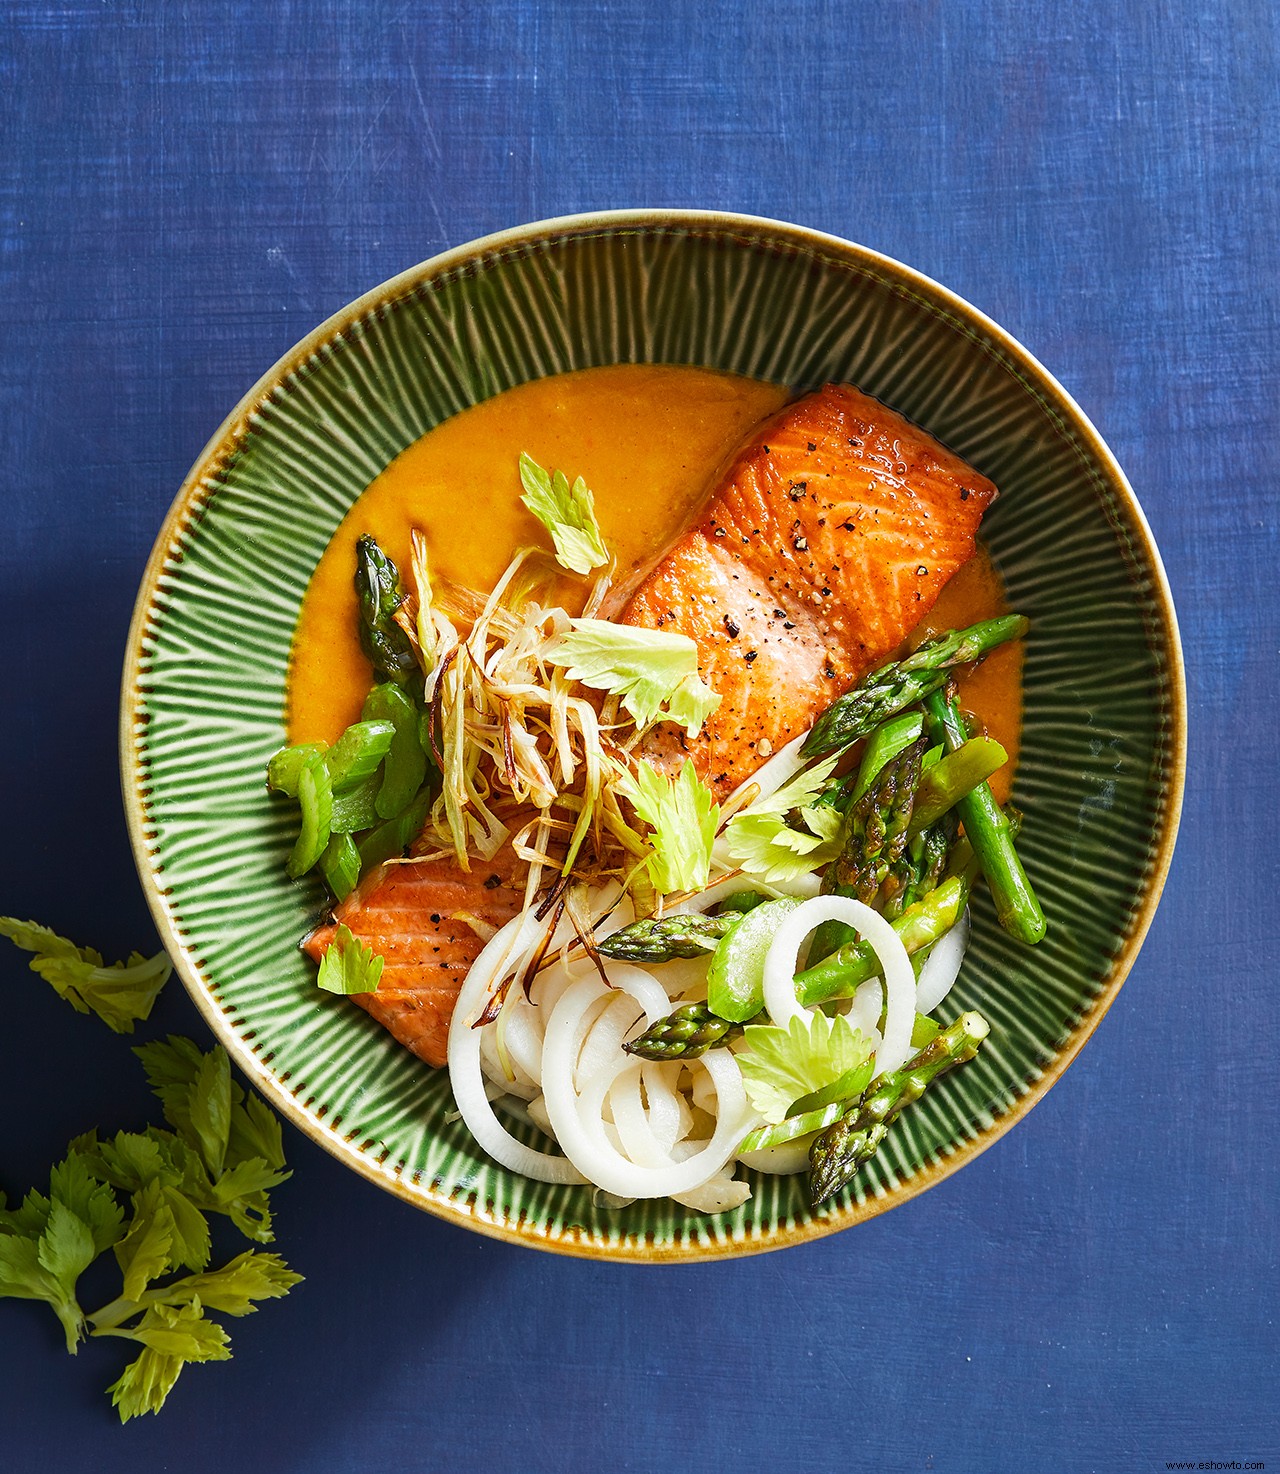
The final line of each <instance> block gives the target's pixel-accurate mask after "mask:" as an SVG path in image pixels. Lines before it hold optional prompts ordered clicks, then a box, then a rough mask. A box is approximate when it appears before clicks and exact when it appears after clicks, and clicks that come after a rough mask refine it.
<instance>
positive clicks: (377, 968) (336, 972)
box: [316, 926, 382, 994]
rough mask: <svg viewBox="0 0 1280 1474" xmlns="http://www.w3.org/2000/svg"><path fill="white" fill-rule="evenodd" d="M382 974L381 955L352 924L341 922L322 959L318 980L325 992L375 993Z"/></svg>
mask: <svg viewBox="0 0 1280 1474" xmlns="http://www.w3.org/2000/svg"><path fill="white" fill-rule="evenodd" d="M381 976H382V958H381V957H379V956H377V955H376V953H375V952H374V950H373V948H372V947H370V946H368V945H367V944H366V943H364V942H362V941H360V939H359V938H358V937H356V936H355V935H354V934H353V933H352V932H351V931H350V929H349V928H347V927H345V926H339V927H338V930H337V932H336V934H335V935H334V938H333V941H332V942H330V943H329V946H328V948H327V949H326V950H325V954H324V957H323V958H322V959H321V962H320V975H319V976H318V977H317V978H316V982H317V984H318V985H319V986H320V987H322V988H323V989H324V990H325V992H326V993H346V994H351V993H372V992H374V991H376V989H377V986H378V979H379V978H380V977H381Z"/></svg>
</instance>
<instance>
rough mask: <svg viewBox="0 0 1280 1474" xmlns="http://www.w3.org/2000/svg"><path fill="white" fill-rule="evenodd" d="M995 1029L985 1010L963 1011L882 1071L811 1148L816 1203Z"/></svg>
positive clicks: (849, 1176) (847, 1178)
mask: <svg viewBox="0 0 1280 1474" xmlns="http://www.w3.org/2000/svg"><path fill="white" fill-rule="evenodd" d="M990 1032H991V1026H990V1025H989V1024H988V1023H987V1021H986V1019H984V1018H983V1017H982V1016H981V1014H977V1013H962V1014H961V1015H960V1017H959V1018H958V1019H956V1021H955V1023H953V1024H952V1025H951V1026H950V1027H949V1028H946V1029H944V1030H943V1031H942V1032H941V1033H940V1034H939V1035H938V1036H937V1037H936V1038H935V1039H933V1040H932V1041H931V1042H930V1043H928V1044H926V1045H925V1047H924V1048H923V1049H922V1050H920V1052H919V1053H918V1054H916V1055H914V1056H913V1057H912V1058H911V1059H909V1060H908V1061H907V1063H906V1064H905V1065H903V1067H902V1068H901V1069H900V1070H891V1071H889V1072H888V1073H887V1074H884V1075H881V1076H880V1078H879V1079H878V1080H876V1081H874V1082H873V1083H872V1086H871V1088H870V1090H868V1091H867V1093H866V1094H865V1095H864V1096H863V1097H862V1100H861V1102H860V1103H859V1104H858V1105H856V1106H855V1107H854V1108H853V1109H852V1110H851V1111H849V1112H848V1114H846V1115H844V1116H842V1117H841V1118H840V1120H838V1121H837V1122H836V1123H835V1125H833V1126H828V1127H827V1129H826V1130H825V1131H824V1132H823V1133H822V1135H821V1136H819V1137H817V1138H816V1139H815V1141H814V1143H813V1145H812V1146H811V1147H810V1148H809V1195H810V1198H811V1200H812V1202H813V1205H814V1207H815V1208H816V1207H817V1206H818V1204H819V1203H824V1202H826V1200H827V1199H828V1198H830V1197H832V1196H834V1194H836V1193H838V1192H839V1191H840V1190H841V1188H843V1187H845V1186H847V1185H848V1183H849V1182H850V1181H851V1180H852V1179H853V1176H854V1174H855V1173H856V1172H857V1170H858V1168H859V1167H861V1166H862V1164H863V1163H864V1162H867V1161H869V1160H870V1159H871V1158H872V1157H873V1156H874V1155H875V1153H876V1151H877V1150H878V1149H879V1146H880V1143H881V1142H882V1141H883V1140H884V1139H885V1136H886V1135H887V1134H888V1131H889V1127H890V1126H891V1125H892V1124H893V1122H894V1121H895V1120H896V1119H897V1117H898V1114H899V1112H900V1111H901V1110H902V1108H903V1107H904V1106H907V1105H910V1104H911V1102H912V1101H915V1100H919V1099H920V1097H921V1096H922V1095H923V1094H924V1092H925V1090H926V1089H927V1088H928V1087H929V1085H930V1084H931V1083H932V1082H933V1081H934V1080H936V1079H937V1078H938V1076H939V1075H941V1074H943V1073H944V1071H946V1070H950V1069H952V1068H954V1067H955V1066H956V1065H959V1064H963V1063H965V1061H967V1060H971V1059H972V1058H973V1057H974V1056H975V1055H976V1054H977V1052H978V1047H979V1046H980V1045H981V1043H982V1041H983V1040H984V1039H985V1038H986V1037H987V1035H988V1034H989V1033H990Z"/></svg>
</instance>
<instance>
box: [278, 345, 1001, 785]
mask: <svg viewBox="0 0 1280 1474" xmlns="http://www.w3.org/2000/svg"><path fill="white" fill-rule="evenodd" d="M788 397H789V396H788V395H787V393H786V391H785V390H783V389H781V388H779V387H778V386H776V385H773V384H762V383H758V382H755V381H753V380H750V379H743V378H738V377H736V376H733V375H728V374H719V373H711V372H708V371H705V370H701V369H691V368H676V367H670V366H664V365H651V364H635V365H617V366H611V367H607V368H597V369H586V370H583V371H581V372H579V373H574V374H564V375H559V376H556V377H554V378H547V379H539V380H535V381H534V382H532V383H529V384H523V385H521V386H519V387H518V388H516V389H511V390H508V391H507V392H506V393H503V394H499V395H497V396H495V397H494V398H493V399H490V400H486V401H485V402H484V403H483V404H479V405H476V406H475V407H474V408H472V409H469V410H466V411H464V412H463V413H462V414H459V415H456V416H454V417H453V418H452V419H449V420H446V421H445V422H444V423H443V424H441V425H439V426H437V428H436V429H434V430H432V431H430V432H429V433H428V434H427V435H424V436H423V437H422V439H420V440H418V441H416V442H415V443H414V444H413V445H411V446H409V447H408V448H407V449H406V450H405V451H404V452H402V454H401V455H399V456H398V457H397V458H396V459H395V460H394V461H393V462H392V463H391V464H390V465H389V466H388V467H387V468H386V470H385V471H383V473H382V474H381V475H380V476H379V477H377V479H376V480H375V481H373V482H372V484H371V485H370V486H369V488H368V489H367V490H366V491H365V492H364V494H363V495H362V496H361V497H360V499H359V500H358V501H357V502H356V503H355V505H354V506H353V507H352V509H351V511H350V512H349V513H348V514H347V516H346V517H345V518H344V519H343V521H342V523H341V525H340V526H339V527H338V530H337V531H336V532H335V533H334V536H333V538H332V540H331V541H330V543H329V546H328V548H327V549H326V551H325V553H324V555H323V557H322V558H321V560H320V562H319V564H318V565H317V568H316V571H315V573H314V575H313V577H312V580H311V584H310V587H309V588H308V590H307V594H306V596H305V598H304V600H303V605H302V611H301V614H300V616H299V620H298V629H297V633H296V635H295V638H294V647H293V654H292V660H291V667H290V673H289V709H288V727H289V737H290V741H292V742H311V741H333V740H334V739H335V738H336V737H337V736H338V735H339V733H340V732H341V731H342V729H343V728H344V727H345V726H347V725H348V724H349V723H350V722H353V721H356V720H357V719H358V718H359V715H360V708H361V705H362V703H363V701H364V697H365V695H366V694H367V692H368V690H369V686H370V684H371V681H372V673H371V670H370V667H369V664H368V662H367V660H366V659H365V657H364V655H363V653H362V651H361V650H360V646H359V641H358V639H357V636H356V628H357V610H356V598H355V592H354V588H353V584H352V576H353V572H354V569H355V544H356V539H357V538H358V537H359V536H360V535H361V534H362V533H366V532H370V533H372V534H373V535H374V536H375V537H376V538H377V539H378V541H379V542H380V543H381V545H382V546H383V548H385V549H386V551H387V552H388V553H389V554H390V555H391V557H392V558H394V559H395V560H396V562H397V564H398V565H399V566H400V567H401V568H405V567H407V565H408V559H409V539H410V533H411V531H412V529H413V528H414V527H418V528H421V529H422V530H423V531H424V532H425V533H426V535H427V539H428V544H429V547H430V550H431V558H432V566H433V569H437V570H439V572H440V573H442V574H444V575H445V576H447V577H448V578H450V579H453V580H455V581H456V582H459V583H464V584H467V585H470V586H471V587H472V588H475V589H479V590H482V591H487V590H488V589H489V588H490V587H492V585H493V584H494V583H495V582H496V581H497V579H498V577H499V576H500V575H501V573H502V571H503V569H504V568H505V567H506V565H507V563H508V562H509V560H510V558H511V555H512V554H513V553H514V551H515V550H516V548H517V547H519V546H521V545H523V544H528V543H532V544H535V545H543V544H545V542H546V537H545V534H544V533H543V531H542V528H541V527H540V525H539V524H538V523H537V521H536V520H535V519H534V518H533V517H532V516H531V515H530V514H529V513H528V512H527V511H526V510H525V508H524V507H523V506H522V505H521V503H520V490H521V488H520V479H519V474H518V470H517V462H518V459H519V456H520V453H521V451H528V452H529V454H530V455H531V456H533V458H534V459H535V460H536V461H538V462H539V463H540V464H542V465H543V466H546V467H548V468H549V469H550V468H556V469H560V470H563V471H564V472H565V473H566V474H567V475H568V476H569V477H570V478H571V479H572V478H573V477H574V476H579V475H580V476H582V477H583V479H584V480H585V481H586V483H587V485H588V486H590V487H591V489H592V491H593V492H594V494H595V505H596V515H597V519H598V521H599V523H600V529H601V532H602V534H603V536H604V540H605V543H606V545H607V546H608V547H609V548H610V550H611V551H612V552H613V553H614V554H615V556H616V557H617V561H618V573H617V577H618V578H619V579H620V580H621V579H625V578H626V577H627V576H628V575H629V574H632V573H634V572H635V571H636V570H639V569H642V568H645V567H646V566H647V565H648V564H650V563H651V562H652V561H653V560H654V559H656V558H657V557H658V556H659V555H660V554H661V553H662V552H663V551H664V550H665V548H666V547H667V546H668V545H669V544H670V543H671V542H672V541H673V540H674V538H675V537H676V535H677V534H678V533H679V532H680V531H681V530H682V529H683V528H684V527H685V526H686V524H687V523H688V522H689V520H690V519H691V517H692V516H693V515H694V513H695V512H696V511H697V510H698V508H699V506H700V505H701V503H702V501H703V499H704V496H705V494H706V492H707V491H708V490H709V488H710V486H711V484H712V482H713V480H714V478H715V476H716V473H717V471H718V470H719V469H720V467H721V465H722V464H723V463H724V462H725V461H726V459H727V458H728V457H729V456H730V455H731V454H732V452H733V451H734V450H735V449H736V447H737V446H738V445H739V444H740V442H741V441H742V440H743V439H744V438H745V437H746V435H747V433H748V432H749V431H750V429H751V428H752V427H753V426H754V425H756V424H757V423H758V422H759V421H760V420H762V419H764V418H765V417H766V416H767V415H770V414H772V413H774V412H775V411H776V410H778V409H780V408H781V406H782V405H783V403H785V401H786V400H787V398H788ZM1007 607H1008V606H1007V604H1006V603H1005V599H1004V591H1003V588H1002V585H1001V583H1000V579H999V575H998V574H997V572H996V571H995V569H994V568H993V567H992V565H991V562H990V559H989V558H988V557H987V556H986V554H985V553H984V552H982V551H981V550H980V551H979V553H978V555H977V556H976V557H974V558H973V559H972V560H970V562H969V563H968V564H966V565H965V566H964V567H963V568H961V570H960V571H959V573H957V574H956V575H955V576H954V577H953V578H952V579H951V581H950V583H949V584H948V585H947V586H946V587H945V588H944V589H943V591H942V595H941V597H940V598H939V600H938V602H937V604H936V605H935V606H934V609H933V611H932V612H931V614H930V615H929V616H928V618H927V619H926V620H925V621H924V622H923V624H922V626H921V632H931V631H934V630H942V629H948V628H954V627H957V626H961V625H965V624H971V623H973V622H974V621H975V620H978V619H984V618H988V617H990V616H991V615H992V614H996V613H1001V612H1004V611H1005V610H1006V609H1007ZM1021 670H1022V653H1021V648H1020V647H1006V648H1005V649H1003V650H999V651H996V652H995V653H994V654H993V655H991V656H989V657H988V659H987V660H986V661H985V662H984V663H983V664H982V665H981V666H980V667H979V668H978V669H977V670H975V671H973V672H971V673H969V674H968V675H966V676H965V677H964V678H963V679H962V681H961V684H960V699H961V702H962V704H963V705H964V706H965V707H966V708H968V709H970V710H971V711H973V712H974V713H975V714H976V715H977V716H978V717H979V719H980V720H981V722H982V723H983V725H984V726H985V727H986V728H987V730H988V731H989V732H990V734H991V735H992V736H993V737H995V738H997V740H999V741H1000V742H1002V743H1003V744H1004V746H1005V747H1006V748H1007V749H1008V751H1009V753H1010V756H1011V757H1012V758H1013V759H1015V761H1016V756H1017V742H1018V733H1019V729H1020V726H1021V685H1020V683H1021ZM1013 766H1014V764H1013V763H1010V764H1009V765H1008V767H1007V768H1006V769H1005V770H1003V771H1002V772H1001V773H999V774H997V775H996V777H995V778H994V779H993V780H992V787H993V789H994V790H995V792H996V796H997V798H999V799H1000V800H1001V801H1003V800H1004V799H1005V798H1006V797H1007V796H1008V787H1009V784H1010V782H1011V781H1012V769H1013Z"/></svg>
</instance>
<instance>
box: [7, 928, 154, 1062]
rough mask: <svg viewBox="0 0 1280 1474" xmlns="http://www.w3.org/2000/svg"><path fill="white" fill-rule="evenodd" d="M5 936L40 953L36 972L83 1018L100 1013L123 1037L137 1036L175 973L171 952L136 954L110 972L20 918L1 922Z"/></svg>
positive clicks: (84, 951) (94, 955)
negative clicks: (136, 1029)
mask: <svg viewBox="0 0 1280 1474" xmlns="http://www.w3.org/2000/svg"><path fill="white" fill-rule="evenodd" d="M0 936H5V937H8V938H9V940H10V941H11V942H13V943H14V944H15V945H16V946H19V947H21V948H22V949H23V950H24V951H26V952H34V953H35V956H34V957H32V959H31V962H30V964H29V966H30V968H31V971H32V972H35V973H39V975H40V976H41V977H42V978H44V980H45V982H47V983H48V984H49V985H50V986H51V987H52V988H53V990H54V992H55V993H57V994H58V996H59V997H60V998H65V999H66V1001H67V1002H68V1003H70V1005H71V1006H72V1008H74V1009H75V1010H76V1012H77V1013H91V1012H92V1013H96V1014H97V1015H98V1017H99V1018H100V1019H101V1020H102V1021H103V1023H105V1024H107V1025H108V1027H110V1028H112V1029H114V1030H115V1032H116V1033H117V1034H132V1033H133V1026H134V1024H135V1023H137V1022H139V1021H140V1020H143V1019H145V1018H147V1016H148V1015H149V1014H150V1012H151V1009H152V1006H153V1005H154V1004H155V1001H156V997H157V995H158V994H159V992H160V989H161V988H163V987H164V985H165V983H167V982H168V980H169V975H170V974H171V973H172V972H173V963H172V962H170V960H169V957H168V954H167V953H165V952H157V953H156V955H155V956H154V957H143V956H142V954H141V953H140V952H134V953H132V954H131V955H130V956H129V958H128V959H127V960H126V961H124V962H117V963H114V964H113V965H112V966H110V967H107V966H106V965H105V964H104V963H103V960H102V956H101V954H100V953H98V952H95V951H94V950H93V948H92V947H77V946H76V945H75V943H74V942H69V941H68V940H67V939H66V937H60V936H58V934H57V933H56V932H53V931H50V930H49V928H48V927H47V926H39V925H37V923H36V922H34V921H19V920H18V918H17V917H16V916H0Z"/></svg>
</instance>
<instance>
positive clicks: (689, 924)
mask: <svg viewBox="0 0 1280 1474" xmlns="http://www.w3.org/2000/svg"><path fill="white" fill-rule="evenodd" d="M742 917H743V913H742V912H741V911H730V912H726V913H725V914H724V915H722V916H663V917H660V918H656V919H654V918H651V919H649V920H647V921H633V922H632V923H631V925H630V926H624V927H623V928H622V929H621V930H620V931H616V932H614V933H613V935H612V936H608V937H605V938H604V940H603V941H600V942H597V943H596V950H597V951H598V952H599V953H600V955H601V956H602V957H613V958H615V959H616V960H617V961H619V962H645V963H650V962H670V961H671V959H672V958H673V957H709V956H710V955H711V953H712V952H714V951H715V949H716V943H717V942H718V941H719V940H720V938H721V937H727V936H728V935H729V933H730V932H731V931H732V930H733V929H734V927H735V926H737V924H738V923H739V922H740V921H741V920H742Z"/></svg>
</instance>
